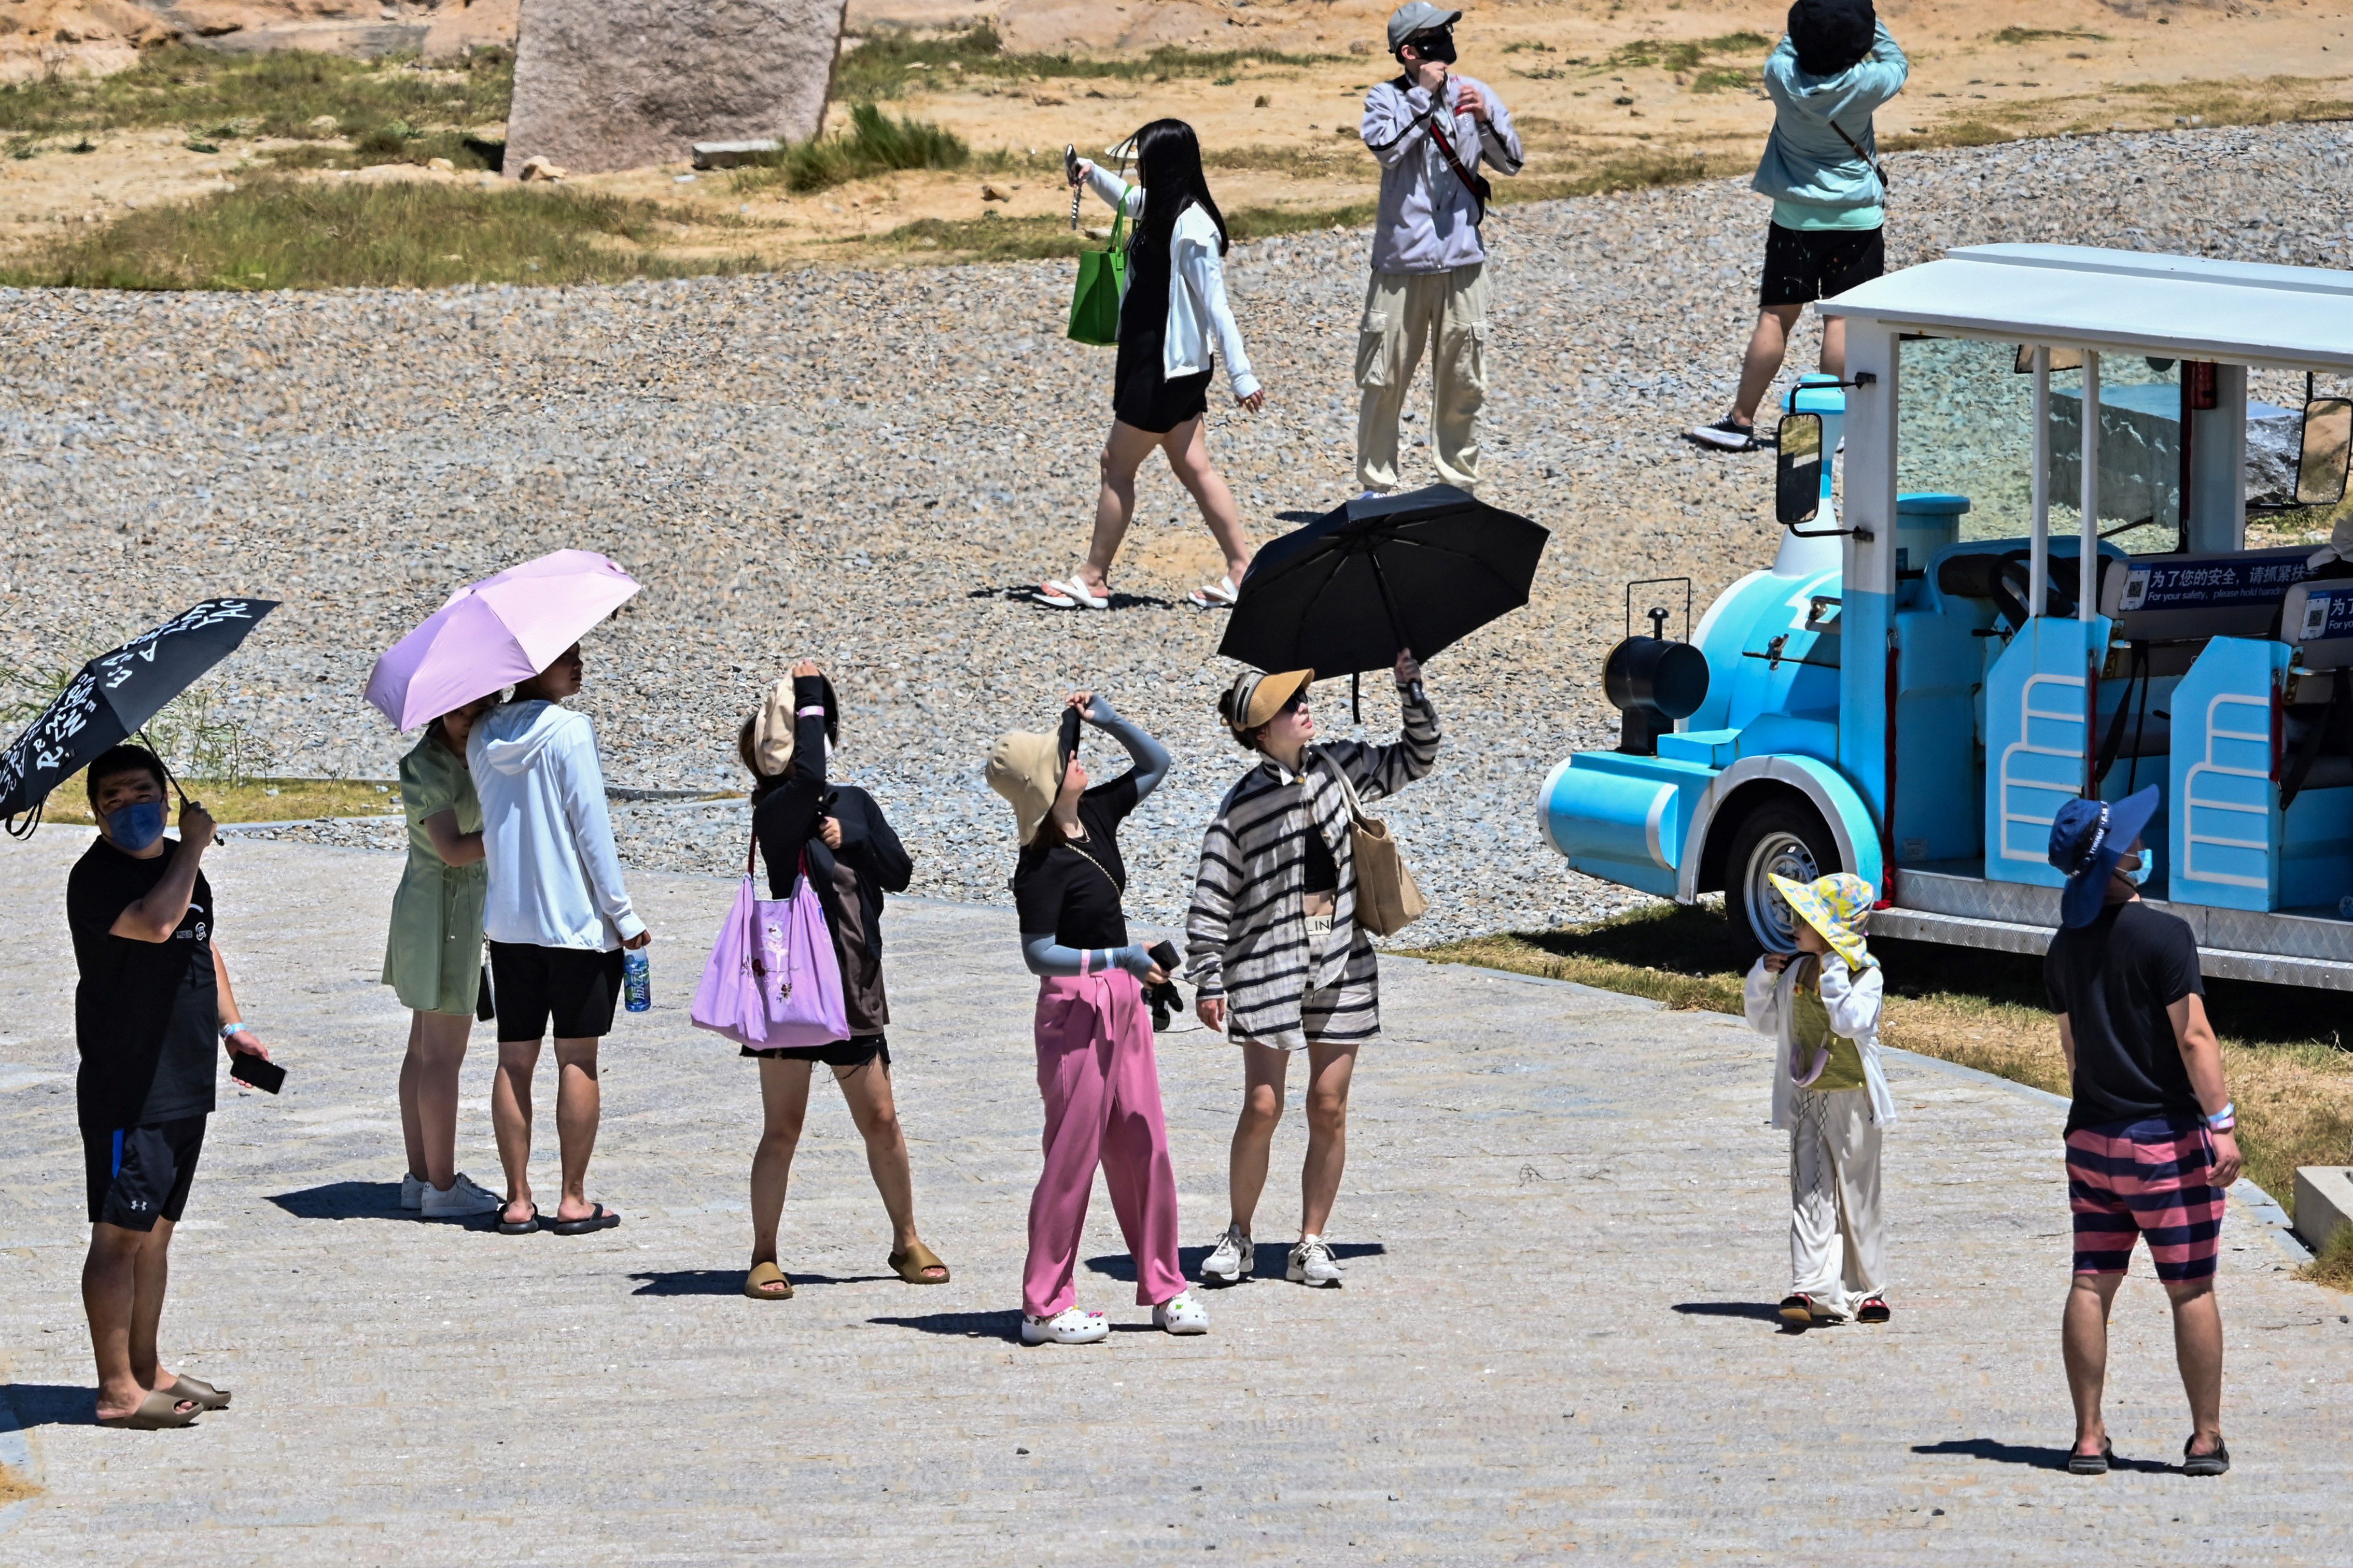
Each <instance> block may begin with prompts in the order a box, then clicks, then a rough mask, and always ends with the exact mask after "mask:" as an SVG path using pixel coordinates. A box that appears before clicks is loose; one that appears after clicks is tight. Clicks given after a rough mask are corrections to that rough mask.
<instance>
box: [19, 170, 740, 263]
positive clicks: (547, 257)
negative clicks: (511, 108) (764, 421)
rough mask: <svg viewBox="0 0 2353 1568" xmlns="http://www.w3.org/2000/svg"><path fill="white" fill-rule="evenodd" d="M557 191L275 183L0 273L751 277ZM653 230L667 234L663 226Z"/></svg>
mask: <svg viewBox="0 0 2353 1568" xmlns="http://www.w3.org/2000/svg"><path fill="white" fill-rule="evenodd" d="M693 216H694V215H692V214H691V213H690V214H681V213H673V212H670V211H669V210H668V209H666V208H663V207H661V206H659V205H656V204H654V203H652V202H648V201H632V200H626V199H623V198H620V197H617V196H607V195H595V194H593V193H589V192H583V191H576V190H572V189H569V188H566V187H564V186H557V187H555V188H554V189H544V188H541V187H536V186H511V187H504V188H501V189H496V190H484V189H482V188H480V187H479V186H476V185H471V184H462V185H461V184H446V183H442V182H436V181H416V182H407V183H400V184H355V183H346V182H341V181H336V182H325V181H315V180H300V179H295V178H291V177H288V176H282V175H281V176H274V177H265V178H259V179H254V180H249V181H248V182H247V183H245V184H242V185H239V186H237V188H236V189H234V190H228V191H223V192H221V193H219V194H217V195H208V196H203V197H199V198H198V199H197V200H195V201H193V202H186V203H181V204H176V205H170V206H162V207H152V208H148V209H145V210H143V211H140V212H135V213H132V214H131V215H130V216H127V217H124V218H121V219H120V220H118V221H117V222H115V223H113V224H111V225H109V226H107V227H105V228H103V229H101V230H100V231H99V232H98V233H96V234H94V235H91V236H90V237H88V238H73V237H67V238H61V239H58V240H57V241H55V242H53V243H52V244H51V245H50V246H49V247H48V248H47V249H46V250H42V251H38V252H36V253H35V254H33V255H32V256H30V257H27V258H24V259H21V260H16V261H12V262H9V263H7V264H5V265H0V284H7V285H14V286H16V287H19V288H58V289H339V288H341V289H358V288H418V289H433V288H443V287H447V286H448V285H451V284H457V283H534V284H577V283H617V282H627V281H629V280H631V279H645V278H683V277H691V276H694V275H698V274H707V273H729V272H744V271H751V270H755V269H756V267H757V263H756V262H754V260H753V259H751V258H736V257H726V256H719V257H708V256H706V257H697V258H670V257H668V256H665V255H662V254H661V253H660V252H659V250H658V249H656V248H655V246H656V240H657V236H658V234H659V235H662V236H663V237H670V236H673V235H674V234H675V232H676V231H677V229H678V227H679V226H680V224H681V219H689V220H691V218H692V217H693ZM657 225H663V226H665V227H664V228H662V229H658V228H657Z"/></svg>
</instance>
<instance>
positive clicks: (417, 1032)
mask: <svg viewBox="0 0 2353 1568" xmlns="http://www.w3.org/2000/svg"><path fill="white" fill-rule="evenodd" d="M473 1028H474V1020H473V1018H472V1017H471V1016H469V1015H467V1014H463V1013H427V1012H423V1011H417V1012H412V1013H411V1014H409V1016H408V1055H407V1056H406V1058H403V1059H402V1061H401V1064H400V1132H401V1138H402V1140H403V1141H404V1142H406V1144H407V1145H408V1173H409V1174H410V1175H412V1176H419V1177H422V1178H423V1179H424V1180H426V1181H427V1182H428V1183H430V1184H432V1185H433V1187H434V1188H435V1189H436V1190H437V1191H439V1192H445V1193H446V1192H448V1190H449V1184H450V1183H452V1182H454V1181H456V1180H457V1179H458V1069H459V1068H460V1067H462V1066H463V1065H464V1064H465V1060H466V1039H467V1037H468V1036H469V1035H470V1034H471V1033H472V1032H473Z"/></svg>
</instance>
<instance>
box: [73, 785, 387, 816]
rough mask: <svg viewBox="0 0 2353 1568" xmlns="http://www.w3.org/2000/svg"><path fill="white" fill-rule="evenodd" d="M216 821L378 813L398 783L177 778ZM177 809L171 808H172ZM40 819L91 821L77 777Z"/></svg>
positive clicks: (383, 811) (87, 800)
mask: <svg viewBox="0 0 2353 1568" xmlns="http://www.w3.org/2000/svg"><path fill="white" fill-rule="evenodd" d="M180 787H181V788H182V789H184V790H185V791H187V792H188V798H189V799H190V800H195V801H201V802H203V803H204V807H205V809H206V811H209V812H211V813H212V814H213V820H214V821H216V822H308V821H310V820H311V819H313V818H315V817H321V816H389V815H392V814H395V813H397V812H398V811H399V810H400V786H399V785H397V784H377V783H375V782H374V781H372V780H368V779H274V778H273V779H259V778H257V779H202V778H187V779H182V780H181V781H180ZM175 809H176V808H175ZM42 820H43V821H45V822H58V823H66V824H69V825H71V826H79V827H90V826H95V822H94V820H93V819H92V818H91V816H90V797H89V795H88V794H87V793H86V792H85V791H84V790H83V789H82V787H81V783H80V781H79V780H78V779H76V780H69V781H68V783H67V784H66V785H65V787H63V788H62V789H60V790H58V793H57V794H55V795H51V796H49V800H48V805H47V806H45V807H44V808H43V809H42Z"/></svg>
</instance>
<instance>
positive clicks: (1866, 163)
mask: <svg viewBox="0 0 2353 1568" xmlns="http://www.w3.org/2000/svg"><path fill="white" fill-rule="evenodd" d="M1828 123H1829V125H1830V128H1831V130H1833V131H1835V132H1838V139H1839V140H1840V141H1841V142H1845V143H1846V144H1847V146H1848V147H1849V148H1851V149H1852V151H1853V153H1854V155H1855V156H1856V157H1858V158H1860V159H1862V163H1863V167H1864V168H1866V169H1869V170H1870V171H1871V172H1872V173H1873V174H1876V175H1878V176H1879V193H1880V195H1886V194H1887V193H1888V192H1890V191H1892V190H1894V188H1895V183H1894V181H1892V180H1890V179H1889V178H1888V177H1887V166H1886V165H1885V164H1884V163H1881V162H1880V161H1879V160H1878V159H1876V158H1874V157H1873V156H1872V155H1871V154H1870V153H1866V152H1864V151H1863V150H1862V142H1857V141H1856V140H1855V139H1854V138H1853V137H1852V136H1850V135H1848V134H1847V133H1846V127H1844V126H1842V125H1841V124H1840V123H1839V122H1838V121H1835V120H1833V121H1829V122H1828Z"/></svg>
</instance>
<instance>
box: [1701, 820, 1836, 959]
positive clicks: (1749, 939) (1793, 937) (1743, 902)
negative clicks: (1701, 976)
mask: <svg viewBox="0 0 2353 1568" xmlns="http://www.w3.org/2000/svg"><path fill="white" fill-rule="evenodd" d="M1843 869H1845V868H1844V867H1842V866H1841V865H1840V864H1839V856H1838V849H1837V847H1836V844H1835V841H1834V840H1832V839H1831V831H1830V828H1829V827H1828V826H1825V825H1824V824H1823V822H1822V819H1821V816H1820V813H1818V812H1816V811H1815V810H1814V808H1813V807H1811V806H1810V805H1802V804H1800V803H1799V802H1796V801H1791V800H1776V801H1770V802H1767V804H1765V805H1760V806H1758V807H1757V809H1756V810H1754V811H1752V812H1750V813H1749V814H1748V815H1747V816H1746V817H1744V818H1742V819H1741V823H1740V826H1739V827H1738V828H1737V829H1736V831H1735V832H1734V834H1733V836H1732V847H1731V851H1730V853H1728V854H1727V855H1726V856H1725V860H1724V873H1725V875H1724V909H1725V913H1726V914H1728V915H1730V916H1731V917H1732V945H1733V952H1734V955H1735V956H1736V958H1737V959H1738V960H1739V961H1740V963H1741V964H1742V965H1743V966H1744V967H1746V965H1747V964H1749V963H1754V962H1755V961H1756V959H1757V954H1759V953H1763V952H1796V951H1797V950H1798V931H1797V923H1798V917H1797V916H1796V914H1794V913H1793V912H1791V910H1790V909H1789V906H1788V904H1787V903H1785V902H1783V901H1782V899H1781V895H1780V894H1779V893H1778V892H1775V891H1774V890H1773V884H1772V883H1771V882H1770V881H1768V880H1767V878H1768V877H1783V878H1787V879H1788V880H1790V881H1792V882H1810V881H1812V880H1813V879H1816V878H1817V877H1827V876H1829V875H1831V873H1832V872H1834V871H1840V870H1843Z"/></svg>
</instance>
